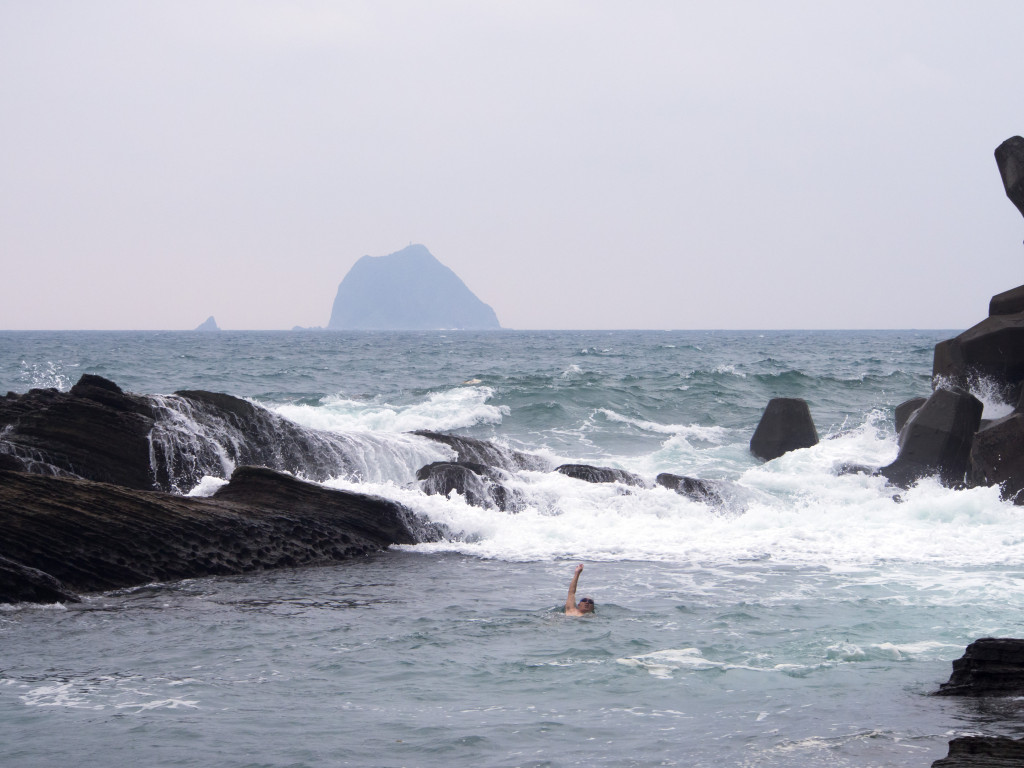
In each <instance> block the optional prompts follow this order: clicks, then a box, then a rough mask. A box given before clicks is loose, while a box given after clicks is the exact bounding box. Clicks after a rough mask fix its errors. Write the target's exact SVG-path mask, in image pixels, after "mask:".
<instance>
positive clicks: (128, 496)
mask: <svg viewBox="0 0 1024 768" xmlns="http://www.w3.org/2000/svg"><path fill="white" fill-rule="evenodd" d="M995 154H996V161H997V165H998V167H999V171H1000V174H1001V176H1002V180H1003V184H1004V188H1005V190H1006V193H1007V196H1008V197H1009V198H1010V200H1011V201H1012V202H1013V203H1014V205H1016V206H1017V208H1018V209H1019V210H1020V211H1021V213H1022V214H1024V138H1021V137H1019V136H1015V137H1013V138H1011V139H1008V140H1007V141H1005V142H1003V144H1001V145H1000V146H999V147H998V148H997V150H996V153H995ZM932 381H933V391H932V392H931V393H930V394H928V395H927V396H924V395H922V396H921V397H918V398H914V399H913V400H910V401H907V402H905V403H902V404H900V405H899V406H897V408H896V409H895V413H894V417H895V422H896V430H897V433H898V442H899V453H898V456H897V458H896V459H895V460H894V461H893V462H892V463H891V464H889V465H887V466H885V467H865V466H850V467H842V468H839V470H838V471H839V472H843V473H845V472H866V473H873V474H876V475H880V476H882V477H885V478H886V481H887V482H888V483H889V484H891V485H892V486H894V488H896V489H898V488H906V487H909V486H910V485H912V484H914V483H915V482H917V481H918V480H919V479H921V478H923V477H926V476H934V477H937V478H938V479H939V480H940V482H942V483H943V484H944V485H946V486H947V487H950V488H969V487H977V486H996V485H998V486H999V487H1000V489H1001V495H1002V498H1003V499H1004V500H1006V501H1011V502H1012V503H1014V504H1018V505H1024V286H1020V287H1017V288H1013V289H1011V290H1008V291H1006V292H1004V293H1001V294H999V295H997V296H994V297H993V298H992V301H991V303H990V305H989V315H988V317H987V318H985V319H984V320H982V321H981V322H979V323H978V324H977V325H975V326H973V327H972V328H969V329H968V330H966V331H964V332H963V333H962V334H960V335H959V336H957V337H955V338H953V339H949V340H947V341H944V342H941V343H940V344H938V345H936V348H935V356H934V364H933V379H932ZM981 381H985V382H986V383H987V386H989V387H995V388H996V391H998V392H999V393H1000V395H1001V396H1002V397H1003V399H1004V400H1006V401H1007V402H1012V403H1016V407H1015V408H1014V410H1013V412H1012V413H1010V414H1009V415H1007V416H1004V417H1002V418H999V419H996V420H992V421H986V420H984V419H983V418H982V412H983V407H982V404H981V402H980V401H979V400H978V398H976V397H975V396H974V395H972V394H971V389H972V387H973V388H976V387H977V386H978V384H979V382H981ZM170 411H173V412H174V414H175V415H176V416H178V417H187V418H188V419H190V420H191V423H192V424H195V425H200V427H199V431H200V432H202V425H203V424H206V423H216V425H217V429H218V430H221V431H224V430H227V432H228V433H229V434H230V438H231V439H230V440H228V441H227V442H226V443H225V444H226V445H228V446H230V449H229V450H230V455H227V456H224V455H222V453H223V451H217V450H214V449H213V448H212V447H211V446H210V445H209V444H208V443H209V441H205V442H204V440H203V439H202V435H201V434H199V435H191V436H188V437H186V438H184V442H182V440H183V438H182V436H181V435H180V434H177V435H176V434H174V430H173V429H169V428H168V427H167V423H168V420H167V418H166V417H167V414H168V413H169V412H170ZM416 434H418V435H419V436H420V437H422V438H425V439H428V440H432V441H435V442H437V443H439V444H442V445H444V446H446V447H447V448H448V449H449V450H450V451H452V452H453V453H454V454H455V456H454V460H451V461H443V462H435V463H432V464H428V465H426V466H424V467H422V468H421V469H420V470H419V471H418V472H417V474H416V481H417V483H418V484H419V487H420V488H421V490H423V491H424V492H425V493H429V494H443V495H447V494H449V493H451V492H452V491H457V492H458V493H460V494H461V495H462V496H463V497H464V499H465V500H466V501H467V503H470V504H475V505H477V506H481V507H487V508H493V509H496V510H500V511H502V512H506V513H515V512H517V511H518V510H519V509H520V508H521V507H522V504H523V501H522V500H521V499H520V498H519V497H518V496H517V495H516V493H515V491H514V490H513V489H512V488H511V487H510V486H509V484H507V482H506V481H507V477H508V473H510V472H515V471H518V470H524V469H527V470H534V471H555V472H559V473H561V474H564V475H566V476H568V477H572V478H575V479H577V480H580V481H585V482H591V483H616V484H618V485H619V486H620V487H621V488H622V492H624V493H628V492H630V491H629V489H630V488H631V487H650V486H651V483H649V482H648V481H647V480H646V479H645V478H642V477H640V476H638V475H635V474H633V473H630V472H626V471H624V470H621V469H616V468H610V467H594V466H590V465H585V464H565V465H561V466H558V467H552V466H550V465H549V464H548V462H547V461H546V460H545V459H543V458H541V457H538V456H535V455H531V454H525V453H520V452H516V451H511V450H508V449H506V448H503V447H500V446H497V445H494V444H492V443H489V442H487V441H481V440H475V439H472V438H467V437H462V436H456V435H447V434H439V433H434V432H417V433H416ZM817 442H818V435H817V431H816V429H815V426H814V423H813V420H812V418H811V414H810V410H809V408H808V406H807V403H806V402H804V401H803V400H799V399H794V398H777V399H774V400H772V401H770V402H769V403H768V405H767V407H766V408H765V411H764V414H763V416H762V418H761V421H760V423H759V424H758V425H757V427H756V429H755V431H754V434H753V437H752V439H751V442H750V450H751V453H752V454H753V455H755V456H757V457H758V458H760V459H762V460H765V461H770V460H773V459H775V458H778V457H779V456H781V455H784V454H785V453H787V452H789V451H792V450H797V449H801V448H809V447H811V446H813V445H815V444H816V443H817ZM345 449H346V446H345V444H344V440H343V438H338V437H336V436H332V435H330V434H328V433H321V432H317V431H315V430H307V429H304V428H302V427H299V426H298V425H295V424H293V423H291V422H288V421H287V420H285V419H283V418H281V417H279V416H277V415H275V414H273V413H271V412H269V411H267V410H265V409H262V408H260V407H259V406H256V405H254V404H252V403H250V402H248V401H245V400H241V399H239V398H235V397H232V396H230V395H226V394H220V393H212V392H202V391H181V392H177V393H175V394H174V395H173V396H145V395H137V394H132V393H126V392H124V391H122V390H121V388H120V387H118V386H117V384H116V383H114V382H112V381H109V380H107V379H104V378H102V377H99V376H94V375H90V374H86V375H83V376H82V377H81V379H80V380H79V381H78V383H77V384H75V386H74V387H72V388H71V390H70V391H69V392H60V391H58V390H56V389H34V390H30V391H29V392H27V393H24V394H18V393H13V392H11V393H8V394H7V395H6V396H5V397H2V398H0V530H2V531H3V534H4V535H3V536H2V537H0V602H55V601H57V602H69V601H76V600H79V599H80V598H79V594H80V593H88V592H96V591H104V590H111V589H117V588H122V587H131V586H138V585H142V584H147V583H152V582H161V581H171V580H176V579H183V578H191V577H198V576H211V575H227V574H237V573H245V572H250V571H258V570H264V569H269V568H276V567H296V566H316V565H325V564H332V563H338V562H342V561H344V560H346V559H349V558H352V557H359V556H364V555H366V554H369V553H372V552H375V551H380V550H383V549H386V548H387V547H389V546H391V545H392V544H411V543H416V542H422V541H430V540H437V539H438V538H440V537H442V536H443V535H444V534H445V531H444V530H443V529H442V528H440V527H439V526H437V525H433V524H429V523H424V522H423V521H422V520H420V519H418V518H417V516H416V515H415V514H414V513H413V512H412V511H411V510H409V509H408V508H406V507H404V506H402V505H401V504H398V503H396V502H392V501H389V500H386V499H381V498H378V497H374V496H371V495H366V494H358V493H352V492H349V491H341V490H332V489H328V488H324V487H323V486H320V485H317V484H316V483H315V482H306V481H303V480H299V479H297V478H296V477H294V476H293V474H301V475H304V476H306V477H308V478H309V479H310V480H313V481H317V480H323V479H326V476H327V473H328V472H329V470H328V469H327V468H329V467H340V468H344V466H345V461H346V458H345V456H346V451H345ZM225 462H227V463H225ZM228 466H235V467H237V469H235V470H234V471H233V472H232V474H231V478H230V481H229V482H227V483H226V484H225V485H223V486H222V487H220V488H219V489H217V490H216V491H215V492H214V493H213V494H212V495H211V496H209V497H191V496H185V495H183V493H184V491H185V490H188V489H189V488H192V487H193V486H195V485H196V484H197V483H198V482H199V481H200V480H201V479H202V478H203V477H204V476H206V475H209V474H213V475H217V474H218V470H220V472H219V474H223V471H224V470H225V469H226V468H227V467H228ZM654 483H655V484H656V485H659V486H662V487H665V488H668V489H670V490H672V491H675V492H677V493H680V494H682V495H684V496H687V497H688V498H691V499H693V500H694V501H698V502H701V503H705V504H708V505H709V506H715V507H729V506H735V505H736V504H737V498H738V495H737V494H736V492H735V491H736V489H734V488H732V487H731V486H730V485H729V484H728V483H725V482H723V481H710V480H702V479H700V478H696V477H689V476H686V475H676V474H670V473H663V474H661V475H658V477H657V478H656V479H655V481H654ZM897 498H898V497H897ZM739 503H741V502H739ZM935 693H936V695H942V696H969V697H987V698H991V697H999V698H1001V699H1006V698H1007V697H1010V698H1012V697H1021V696H1024V639H1015V638H981V639H978V640H976V641H975V642H973V643H971V644H970V645H969V646H968V648H967V649H966V651H965V653H964V656H963V657H962V658H961V659H958V660H957V661H955V662H954V663H953V673H952V675H951V677H950V679H949V681H948V682H947V683H943V684H942V685H940V687H939V689H938V690H937V691H936V692H935ZM981 765H985V766H1000V765H1006V766H1010V765H1014V766H1017V765H1024V740H1015V739H1009V738H1003V737H982V736H968V737H961V738H957V739H954V740H953V741H951V742H950V745H949V755H948V756H947V757H946V758H943V759H941V760H938V761H936V762H935V763H933V766H934V767H935V768H954V767H960V766H981Z"/></svg>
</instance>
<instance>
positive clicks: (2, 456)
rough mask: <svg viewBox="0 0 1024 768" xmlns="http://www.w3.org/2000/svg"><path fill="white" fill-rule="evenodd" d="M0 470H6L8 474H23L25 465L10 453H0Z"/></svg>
mask: <svg viewBox="0 0 1024 768" xmlns="http://www.w3.org/2000/svg"><path fill="white" fill-rule="evenodd" d="M0 469H6V470H8V471H10V472H24V471H25V465H24V464H23V463H22V461H21V459H19V458H18V457H17V456H14V455H12V454H10V453H0Z"/></svg>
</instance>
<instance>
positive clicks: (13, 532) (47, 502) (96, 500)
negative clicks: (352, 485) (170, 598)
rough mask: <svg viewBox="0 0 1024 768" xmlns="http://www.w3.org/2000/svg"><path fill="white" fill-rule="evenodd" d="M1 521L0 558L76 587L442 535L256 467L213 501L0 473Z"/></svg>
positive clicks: (336, 554) (310, 557)
mask: <svg viewBox="0 0 1024 768" xmlns="http://www.w3.org/2000/svg"><path fill="white" fill-rule="evenodd" d="M0 530H2V531H3V532H4V535H3V536H2V537H0V558H3V559H4V561H5V562H6V563H8V564H14V566H16V568H17V569H22V570H23V571H24V569H31V570H32V571H38V572H40V573H41V574H42V575H43V576H45V577H50V578H53V579H56V580H57V582H59V583H60V585H62V588H64V589H66V590H70V591H73V592H92V591H99V590H109V589H116V588H120V587H129V586H135V585H139V584H147V583H150V582H154V581H170V580H176V579H183V578H192V577H198V576H210V575H221V574H232V573H244V572H247V571H256V570H263V569H267V568H276V567H293V566H299V565H324V564H328V563H334V562H339V561H342V560H345V559H348V558H351V557H357V556H360V555H365V554H368V553H370V552H376V551H379V550H381V549H384V548H386V547H388V546H389V545H391V544H411V543H414V542H416V541H422V540H428V539H430V538H438V537H439V535H440V532H439V531H438V530H437V529H436V528H434V527H432V526H429V525H424V524H422V523H420V522H419V521H418V520H417V518H416V517H415V516H414V515H413V513H412V512H411V511H409V510H408V509H406V508H405V507H403V506H401V505H400V504H396V503H395V502H391V501H387V500H384V499H378V498H375V497H372V496H365V495H361V494H356V493H350V492H347V491H335V490H330V489H327V488H324V487H322V486H318V485H314V484H312V483H305V482H302V481H300V480H296V479H295V478H293V477H289V476H287V475H282V474H279V473H276V472H272V471H271V470H268V469H262V468H255V467H241V468H239V469H238V470H236V472H235V473H234V475H232V480H231V482H230V483H229V484H228V485H225V486H223V487H222V488H221V489H220V490H219V491H218V492H217V493H216V494H215V495H214V496H213V497H211V498H191V497H181V496H172V495H171V494H167V493H162V492H159V491H140V490H136V489H130V488H124V487H121V486H115V485H110V484H107V483H96V482H93V481H88V480H81V479H77V478H54V477H44V476H40V475H33V474H27V473H22V472H0ZM13 568H14V567H13V566H8V572H12V570H13ZM4 584H6V585H7V588H8V589H10V590H11V592H10V593H4V592H2V591H0V602H7V601H9V600H18V599H31V598H26V597H24V592H23V590H24V580H23V579H22V580H21V581H17V580H15V579H14V578H13V577H9V578H7V579H4V578H0V585H4Z"/></svg>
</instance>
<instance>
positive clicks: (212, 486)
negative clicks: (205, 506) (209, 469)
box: [185, 475, 228, 496]
mask: <svg viewBox="0 0 1024 768" xmlns="http://www.w3.org/2000/svg"><path fill="white" fill-rule="evenodd" d="M227 484H228V481H227V480H225V479H224V478H222V477H213V476H211V475H205V476H204V477H203V479H202V480H200V481H199V482H198V483H197V484H196V486H195V487H194V488H193V489H192V490H191V491H189V492H188V493H186V494H185V495H186V496H213V494H215V493H216V492H217V490H218V489H219V488H222V487H223V486H225V485H227Z"/></svg>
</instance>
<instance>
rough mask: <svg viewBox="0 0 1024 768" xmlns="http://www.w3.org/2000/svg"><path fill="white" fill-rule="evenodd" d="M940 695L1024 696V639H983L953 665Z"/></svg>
mask: <svg viewBox="0 0 1024 768" xmlns="http://www.w3.org/2000/svg"><path fill="white" fill-rule="evenodd" d="M936 694H937V695H940V696H1020V695H1022V694H1024V640H1021V639H1017V638H1011V637H998V638H997V637H983V638H980V639H978V640H975V641H974V642H973V643H971V644H970V645H968V646H967V648H966V650H965V651H964V655H963V656H961V657H960V658H959V659H957V660H956V661H954V662H953V673H952V674H951V675H950V677H949V681H948V682H945V683H942V684H941V685H940V686H939V690H938V691H936Z"/></svg>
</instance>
